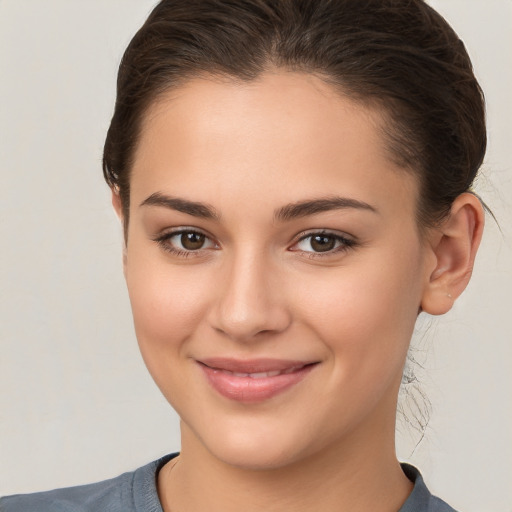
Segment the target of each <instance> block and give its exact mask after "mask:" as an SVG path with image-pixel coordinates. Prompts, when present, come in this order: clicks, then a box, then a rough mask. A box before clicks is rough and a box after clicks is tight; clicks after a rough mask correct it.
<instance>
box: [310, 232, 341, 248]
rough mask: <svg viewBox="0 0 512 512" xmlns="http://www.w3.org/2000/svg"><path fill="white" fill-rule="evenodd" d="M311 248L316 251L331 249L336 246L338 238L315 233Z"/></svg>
mask: <svg viewBox="0 0 512 512" xmlns="http://www.w3.org/2000/svg"><path fill="white" fill-rule="evenodd" d="M310 243H311V248H312V249H313V250H314V251H315V252H326V251H331V250H332V249H334V247H335V246H336V239H335V238H334V237H333V236H328V235H315V236H312V237H311V242H310Z"/></svg>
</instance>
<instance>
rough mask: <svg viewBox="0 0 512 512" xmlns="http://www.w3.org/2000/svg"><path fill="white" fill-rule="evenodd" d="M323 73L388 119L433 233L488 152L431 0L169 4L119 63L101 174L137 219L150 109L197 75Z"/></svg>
mask: <svg viewBox="0 0 512 512" xmlns="http://www.w3.org/2000/svg"><path fill="white" fill-rule="evenodd" d="M276 67H277V68H281V69H285V70H291V71H299V72H305V73H314V74H316V75H318V76H319V77H320V78H322V79H324V80H325V81H326V82H328V83H330V84H331V85H332V86H333V87H335V88H337V89H338V90H339V91H340V92H341V93H342V94H345V95H347V96H348V97H350V98H352V99H354V100H355V101H359V102H361V103H362V104H365V105H370V106H376V107H378V108H380V110H381V111H382V112H383V114H384V119H385V124H384V128H383V133H384V136H385V138H386V141H387V144H388V148H389V151H390V154H391V155H392V157H393V159H394V160H395V162H396V163H397V164H399V165H400V166H402V167H404V168H405V169H408V170H410V171H411V172H414V173H416V175H417V176H418V179H419V183H420V198H419V204H418V220H419V223H420V225H421V226H429V225H433V224H435V223H436V222H439V221H440V220H442V219H443V218H444V217H445V216H446V215H447V214H448V212H449V210H450V206H451V204H452V202H453V201H454V199H455V198H456V197H457V196H458V195H459V194H461V193H463V192H465V191H468V190H470V188H471V186H472V183H473V180H474V178H475V176H476V174H477V172H478V169H479V168H480V166H481V164H482V161H483V158H484V154H485V149H486V127H485V106H484V98H483V93H482V91H481V89H480V86H479V84H478V82H477V80H476V78H475V76H474V74H473V70H472V65H471V61H470V59H469V56H468V54H467V52H466V50H465V47H464V45H463V43H462V41H461V40H460V39H459V38H458V36H457V34H456V33H455V32H454V31H453V29H452V28H451V27H450V26H449V25H448V23H447V22H446V21H445V20H444V19H443V18H442V16H440V15H439V14H438V13H437V12H436V11H434V10H433V9H432V8H431V7H429V6H428V5H427V4H426V3H425V2H424V1H423V0H162V1H161V2H160V3H159V4H158V5H157V6H156V7H155V8H154V10H153V12H152V13H151V14H150V16H149V18H148V19H147V21H146V22H145V23H144V25H143V26H142V28H141V29H140V30H139V31H138V32H137V34H136V35H135V37H134V38H133V39H132V41H131V42H130V44H129V46H128V48H127V49H126V52H125V54H124V56H123V58H122V61H121V64H120V67H119V74H118V81H117V99H116V104H115V110H114V115H113V118H112V121H111V125H110V128H109V130H108V134H107V137H106V141H105V148H104V156H103V173H104V176H105V179H106V181H107V183H108V184H109V185H110V186H111V187H114V188H115V189H116V190H118V191H119V194H120V196H121V202H122V205H123V213H124V217H125V228H126V225H127V222H128V213H129V197H130V170H131V166H132V163H133V158H134V153H135V150H136V145H137V141H138V138H139V134H140V129H141V124H142V120H143V117H144V114H145V112H146V111H147V109H148V107H149V106H150V105H151V104H152V103H153V102H154V101H155V100H156V99H157V98H158V97H159V96H160V95H161V94H162V93H164V92H166V91H167V90H169V89H172V88H174V87H178V86H179V85H181V84H183V83H184V82H186V81H187V79H190V78H193V77H195V76H199V75H204V74H206V75H216V76H222V77H227V78H232V79H234V80H241V81H251V80H254V79H256V78H257V77H258V76H259V75H260V74H261V73H263V72H265V71H266V70H268V69H275V68H276Z"/></svg>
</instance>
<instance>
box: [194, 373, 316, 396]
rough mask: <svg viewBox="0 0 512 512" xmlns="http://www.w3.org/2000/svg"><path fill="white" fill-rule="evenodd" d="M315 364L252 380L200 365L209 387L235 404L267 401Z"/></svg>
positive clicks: (299, 378)
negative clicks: (235, 402) (290, 371)
mask: <svg viewBox="0 0 512 512" xmlns="http://www.w3.org/2000/svg"><path fill="white" fill-rule="evenodd" d="M315 366H316V364H309V365H307V366H303V367H302V368H299V369H298V370H296V371H294V372H292V373H286V374H281V375H276V376H274V377H263V378H259V379H254V378H252V377H237V376H236V375H233V374H232V373H228V372H224V371H222V370H217V369H215V368H210V367H209V366H206V365H204V364H200V367H201V369H202V370H203V372H204V374H205V375H206V378H207V379H208V381H209V383H210V384H211V386H212V387H213V388H214V389H215V390H216V391H217V392H218V393H220V394H221V395H222V396H224V397H226V398H229V399H231V400H235V401H237V402H245V403H254V402H262V401H264V400H268V399H269V398H272V397H274V396H276V395H278V394H280V393H282V392H284V391H286V390H287V389H289V388H291V387H292V386H295V384H298V383H299V382H300V381H301V380H302V379H304V378H305V377H306V375H308V374H309V372H310V371H311V370H312V369H313V368H314V367H315Z"/></svg>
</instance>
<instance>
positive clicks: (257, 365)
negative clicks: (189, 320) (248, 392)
mask: <svg viewBox="0 0 512 512" xmlns="http://www.w3.org/2000/svg"><path fill="white" fill-rule="evenodd" d="M197 361H198V363H201V364H204V365H206V366H208V367H210V368H213V369H216V370H224V371H228V372H233V373H260V372H274V371H280V372H281V371H285V370H290V369H292V368H293V369H299V368H302V367H303V366H306V365H308V364H313V363H315V362H316V361H297V360H290V359H267V358H260V359H233V358H229V357H211V358H207V359H198V360H197Z"/></svg>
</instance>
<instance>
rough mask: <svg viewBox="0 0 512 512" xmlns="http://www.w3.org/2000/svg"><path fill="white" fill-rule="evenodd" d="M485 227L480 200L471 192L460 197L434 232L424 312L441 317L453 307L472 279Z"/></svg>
mask: <svg viewBox="0 0 512 512" xmlns="http://www.w3.org/2000/svg"><path fill="white" fill-rule="evenodd" d="M483 227H484V211H483V208H482V205H481V203H480V200H479V199H478V198H477V197H476V196H475V195H473V194H470V193H464V194H461V195H460V196H459V197H457V199H456V200H455V201H454V203H453V205H452V208H451V210H450V215H449V216H448V218H447V219H446V220H445V221H444V222H443V223H442V225H441V226H440V227H438V228H435V229H434V230H433V231H432V233H431V238H430V245H431V250H432V252H433V255H434V258H433V261H434V265H433V267H434V268H433V269H431V270H430V271H429V275H428V282H427V283H426V286H425V289H424V291H423V296H422V301H421V309H422V311H425V312H426V313H430V314H431V315H442V314H444V313H446V312H447V311H449V310H450V309H451V308H452V306H453V303H454V302H455V299H456V298H457V297H458V296H459V295H460V294H461V293H462V292H463V291H464V289H465V288H466V286H467V285H468V283H469V280H470V278H471V274H472V272H473V265H474V262H475V256H476V252H477V249H478V246H479V244H480V240H481V239H482V232H483Z"/></svg>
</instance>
